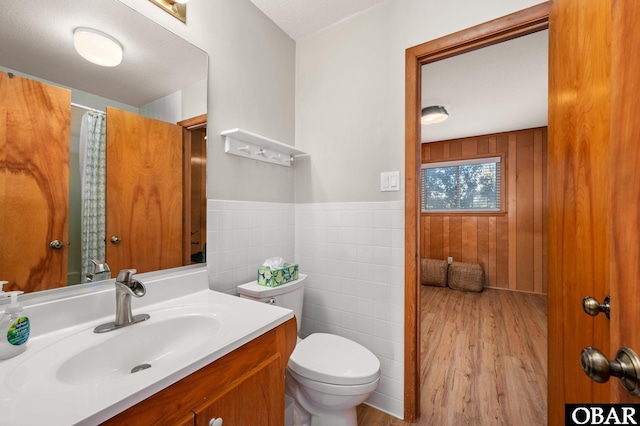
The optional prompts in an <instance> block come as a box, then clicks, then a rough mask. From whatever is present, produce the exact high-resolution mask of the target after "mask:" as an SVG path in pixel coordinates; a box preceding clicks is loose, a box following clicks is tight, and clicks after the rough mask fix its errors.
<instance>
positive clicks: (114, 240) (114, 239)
mask: <svg viewBox="0 0 640 426" xmlns="http://www.w3.org/2000/svg"><path fill="white" fill-rule="evenodd" d="M121 241H122V240H121V239H120V237H118V236H117V235H114V236H113V237H111V244H120V242H121Z"/></svg>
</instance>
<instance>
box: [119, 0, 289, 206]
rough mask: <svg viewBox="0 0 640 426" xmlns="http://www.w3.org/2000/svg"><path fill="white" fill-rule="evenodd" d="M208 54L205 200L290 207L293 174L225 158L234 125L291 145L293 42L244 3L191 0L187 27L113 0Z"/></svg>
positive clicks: (132, 1)
mask: <svg viewBox="0 0 640 426" xmlns="http://www.w3.org/2000/svg"><path fill="white" fill-rule="evenodd" d="M119 1H121V2H122V3H125V4H127V5H128V6H130V7H132V8H134V9H136V10H138V11H139V12H141V13H143V14H145V15H146V16H148V17H149V18H150V19H153V20H154V21H156V22H158V23H160V24H161V25H163V26H165V27H166V28H168V29H169V30H171V31H173V32H174V33H176V34H178V35H179V36H181V37H183V38H184V39H186V40H187V41H190V42H191V43H193V44H194V45H196V46H197V47H199V48H201V49H203V50H204V51H205V52H207V53H208V54H209V81H208V84H209V88H208V99H207V101H208V125H207V136H208V139H207V140H208V143H207V152H208V161H207V198H211V199H213V198H215V199H225V200H252V201H270V202H293V199H294V186H293V173H294V172H293V170H292V169H291V168H287V167H282V166H277V165H273V164H269V163H264V162H258V161H252V160H248V159H245V158H240V157H237V156H233V155H228V154H225V153H224V141H223V138H222V137H220V136H219V135H220V132H222V131H224V130H227V129H233V128H236V127H239V128H242V129H244V130H248V131H250V132H253V133H258V134H261V135H264V136H267V137H269V138H271V139H275V140H278V141H280V142H284V143H287V144H290V145H293V144H294V143H295V141H294V125H295V123H294V116H295V113H294V108H295V99H294V90H295V85H294V79H295V42H294V41H293V40H292V39H291V38H289V37H288V36H287V35H286V34H285V33H284V32H283V31H282V30H281V29H280V28H279V27H277V26H276V25H275V24H274V23H273V22H272V21H271V20H270V19H268V18H267V17H266V16H265V15H264V14H263V13H262V12H261V11H260V10H258V8H256V7H255V6H254V5H253V3H251V2H250V1H249V0H191V1H189V4H188V5H187V24H186V25H185V24H183V23H182V22H180V21H178V20H177V19H175V18H173V17H172V16H170V15H169V14H167V13H166V12H164V11H162V10H161V9H160V8H158V7H157V6H155V5H154V4H152V3H151V2H149V1H140V0H119Z"/></svg>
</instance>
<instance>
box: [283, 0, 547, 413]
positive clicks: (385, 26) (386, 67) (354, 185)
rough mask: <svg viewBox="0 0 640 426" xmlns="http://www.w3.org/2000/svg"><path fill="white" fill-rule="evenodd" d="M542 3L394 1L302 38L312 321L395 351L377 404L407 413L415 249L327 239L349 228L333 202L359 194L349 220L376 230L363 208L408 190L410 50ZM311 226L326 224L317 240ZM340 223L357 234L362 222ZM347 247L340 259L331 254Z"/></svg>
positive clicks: (388, 355)
mask: <svg viewBox="0 0 640 426" xmlns="http://www.w3.org/2000/svg"><path fill="white" fill-rule="evenodd" d="M537 3H540V1H539V0H491V1H483V2H478V1H474V0H452V1H435V0H389V1H388V2H385V3H383V4H382V5H380V6H377V7H375V8H372V9H370V10H368V11H365V12H363V13H361V14H358V15H356V16H354V17H352V18H350V19H347V20H344V21H341V22H339V23H337V24H336V25H334V26H332V27H330V28H328V29H326V30H323V31H321V32H319V33H317V34H315V35H313V36H311V37H309V38H307V39H304V40H301V41H299V42H298V43H297V45H296V147H297V148H298V149H301V150H303V151H305V152H308V153H309V154H310V157H309V158H308V159H305V160H303V161H299V162H298V163H297V164H296V166H295V167H296V175H295V178H296V184H295V185H296V186H295V193H296V203H304V204H302V205H303V206H304V208H305V209H308V210H309V211H311V212H315V213H313V214H296V223H295V225H296V259H299V260H300V263H301V266H302V264H303V262H305V263H308V262H310V263H309V264H308V267H309V268H310V269H311V270H312V272H313V273H315V274H316V279H312V281H311V284H312V285H313V291H312V293H311V294H312V297H313V298H312V300H310V301H308V302H307V307H308V311H310V312H308V313H307V314H304V315H303V317H304V319H303V328H304V330H307V332H311V331H325V332H335V333H338V334H342V335H345V336H347V337H352V338H355V339H356V340H358V341H361V342H362V343H363V344H364V345H365V346H366V347H368V348H369V349H371V350H372V351H374V352H375V353H376V354H377V355H378V357H379V358H380V359H381V360H382V361H384V362H383V363H382V374H383V376H382V378H383V380H382V382H381V388H380V389H379V390H378V392H376V394H374V396H373V397H372V398H370V399H369V400H368V403H370V404H371V405H374V406H376V407H378V408H380V409H382V410H384V411H387V412H389V413H391V414H394V415H396V416H398V417H402V416H403V411H404V407H403V397H404V393H403V384H404V373H403V368H404V363H403V361H404V359H403V357H402V355H403V344H402V343H399V342H402V338H403V335H402V333H403V325H402V322H400V323H398V321H401V317H399V314H400V313H401V312H402V309H401V310H400V311H399V312H398V311H397V310H396V309H395V308H396V307H395V306H394V303H402V302H403V297H404V287H403V284H402V279H403V278H402V277H403V275H404V258H403V257H400V258H398V256H403V253H404V252H403V249H402V247H403V246H402V245H400V243H399V242H396V244H397V245H394V243H393V242H392V244H391V247H390V250H391V260H390V262H391V263H390V264H389V263H386V262H387V260H386V258H385V256H383V255H382V253H388V252H389V250H388V248H387V247H385V246H384V245H383V246H380V245H379V244H380V241H378V242H376V241H375V240H372V239H370V238H364V239H361V240H357V241H356V245H355V247H354V246H351V245H352V244H353V242H352V243H349V242H348V240H347V241H344V240H340V241H331V240H327V239H335V238H344V236H342V237H339V236H338V234H336V229H335V228H331V226H330V225H329V223H328V222H327V223H324V224H323V223H322V221H323V220H325V219H326V221H329V217H330V216H332V217H334V218H336V217H337V216H336V215H335V213H332V211H333V210H334V207H333V206H335V205H338V206H352V205H354V204H355V205H357V206H358V207H357V210H359V211H362V212H363V213H362V218H363V219H362V220H357V221H356V222H355V223H351V224H350V225H349V224H348V223H347V224H345V223H341V224H340V225H339V226H341V227H344V226H346V227H347V228H350V227H354V226H355V227H356V228H357V229H358V230H357V231H356V232H357V235H360V234H362V235H368V234H369V231H367V229H368V227H369V222H368V221H367V219H364V218H366V217H367V216H368V215H370V214H371V213H374V214H375V212H376V211H377V210H376V209H377V208H379V205H381V204H382V205H385V204H387V203H391V204H392V205H393V203H394V202H401V201H402V200H404V176H405V170H404V149H405V141H404V86H405V80H404V78H405V73H404V72H405V50H406V49H407V48H409V47H412V46H415V45H417V44H420V43H423V42H426V41H429V40H432V39H435V38H438V37H441V36H444V35H447V34H450V33H453V32H456V31H459V30H462V29H465V28H468V27H471V26H474V25H477V24H480V23H483V22H486V21H489V20H491V19H494V18H497V17H500V16H504V15H506V14H509V13H512V12H515V11H518V10H520V9H524V8H527V7H530V6H532V5H534V4H537ZM395 170H399V171H400V172H401V182H402V184H401V191H400V192H380V191H379V189H380V173H381V172H384V171H395ZM381 201H386V202H387V203H380V202H381ZM296 212H298V210H296ZM323 215H325V216H324V218H325V219H323ZM396 220H397V221H399V222H400V223H399V224H398V223H396V222H395V221H394V222H392V226H393V227H397V226H399V227H400V229H401V230H402V229H403V228H404V221H403V216H402V215H400V216H396ZM319 221H320V222H319ZM333 226H335V225H333ZM326 227H328V228H326ZM309 229H312V230H316V231H314V232H313V235H315V237H314V239H312V240H311V241H309V240H308V238H307V235H306V232H308V230H309ZM305 230H307V231H305ZM340 232H341V234H339V235H343V234H342V233H343V232H346V235H347V238H348V235H351V236H353V230H352V229H351V230H349V229H346V230H342V231H340ZM398 234H402V231H400V232H396V233H395V234H394V235H396V238H399V235H398ZM328 246H329V247H331V249H328V250H325V249H327V247H328ZM303 250H304V251H303ZM354 250H355V252H354ZM336 251H337V252H339V253H341V255H340V256H341V257H340V258H335V257H332V256H336V254H335V253H336ZM309 253H311V254H309ZM323 253H324V255H323ZM349 253H350V254H351V257H349ZM376 254H377V255H376ZM353 255H355V256H356V257H355V258H353ZM352 263H353V264H355V265H356V266H355V276H354V275H353V270H354V267H353V265H352ZM345 264H349V265H347V266H345ZM327 265H329V266H332V267H330V268H326V266H327ZM336 265H338V266H337V267H335V268H334V266H336ZM368 267H370V268H374V269H373V270H375V271H376V273H375V274H373V275H371V270H370V269H367V268H368ZM387 268H389V269H387ZM325 271H330V272H325ZM333 271H338V272H333ZM313 273H312V274H310V276H311V277H312V278H314V277H313ZM359 273H362V274H366V275H358V274H359ZM379 274H382V275H381V276H380V275H379ZM387 274H391V277H390V278H388V275H387ZM381 277H382V279H383V281H382V282H380V279H381ZM382 295H384V297H385V298H386V302H384V301H381V300H380V297H383V296H382ZM367 298H368V299H370V302H368V301H367ZM345 300H351V303H345ZM354 303H355V304H354ZM384 303H386V304H388V305H389V306H382V304H384ZM354 306H355V308H354ZM361 308H362V309H361ZM354 309H356V311H354ZM389 309H390V310H389ZM390 312H391V313H390ZM389 315H391V316H389ZM354 327H355V329H354ZM304 330H303V331H304ZM401 349H402V350H401ZM381 354H385V355H381Z"/></svg>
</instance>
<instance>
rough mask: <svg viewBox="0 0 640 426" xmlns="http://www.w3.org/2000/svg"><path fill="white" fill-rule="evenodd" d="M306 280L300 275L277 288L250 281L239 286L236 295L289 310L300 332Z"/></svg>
mask: <svg viewBox="0 0 640 426" xmlns="http://www.w3.org/2000/svg"><path fill="white" fill-rule="evenodd" d="M306 278H307V276H306V275H305V274H300V275H299V278H298V279H297V280H295V281H291V282H290V283H287V284H282V285H279V286H277V287H267V286H264V285H258V282H257V281H251V282H250V283H246V284H242V285H239V286H238V293H240V297H243V298H245V299H251V300H256V301H258V302H263V303H270V304H272V305H276V306H281V307H283V308H287V309H291V310H292V311H293V313H294V315H295V316H296V322H297V323H298V324H297V325H298V331H300V324H302V302H303V299H304V280H305V279H306Z"/></svg>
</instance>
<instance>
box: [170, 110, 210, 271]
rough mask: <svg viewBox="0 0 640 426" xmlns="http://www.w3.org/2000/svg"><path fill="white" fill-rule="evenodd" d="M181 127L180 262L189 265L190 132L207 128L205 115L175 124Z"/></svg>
mask: <svg viewBox="0 0 640 426" xmlns="http://www.w3.org/2000/svg"><path fill="white" fill-rule="evenodd" d="M177 124H178V125H179V126H182V128H183V130H182V225H183V228H182V229H183V231H182V262H183V264H184V265H190V264H191V235H190V231H191V173H190V170H191V131H192V130H196V129H202V128H205V129H206V127H207V114H202V115H198V116H196V117H192V118H188V119H186V120H182V121H179V122H178V123H177Z"/></svg>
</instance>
